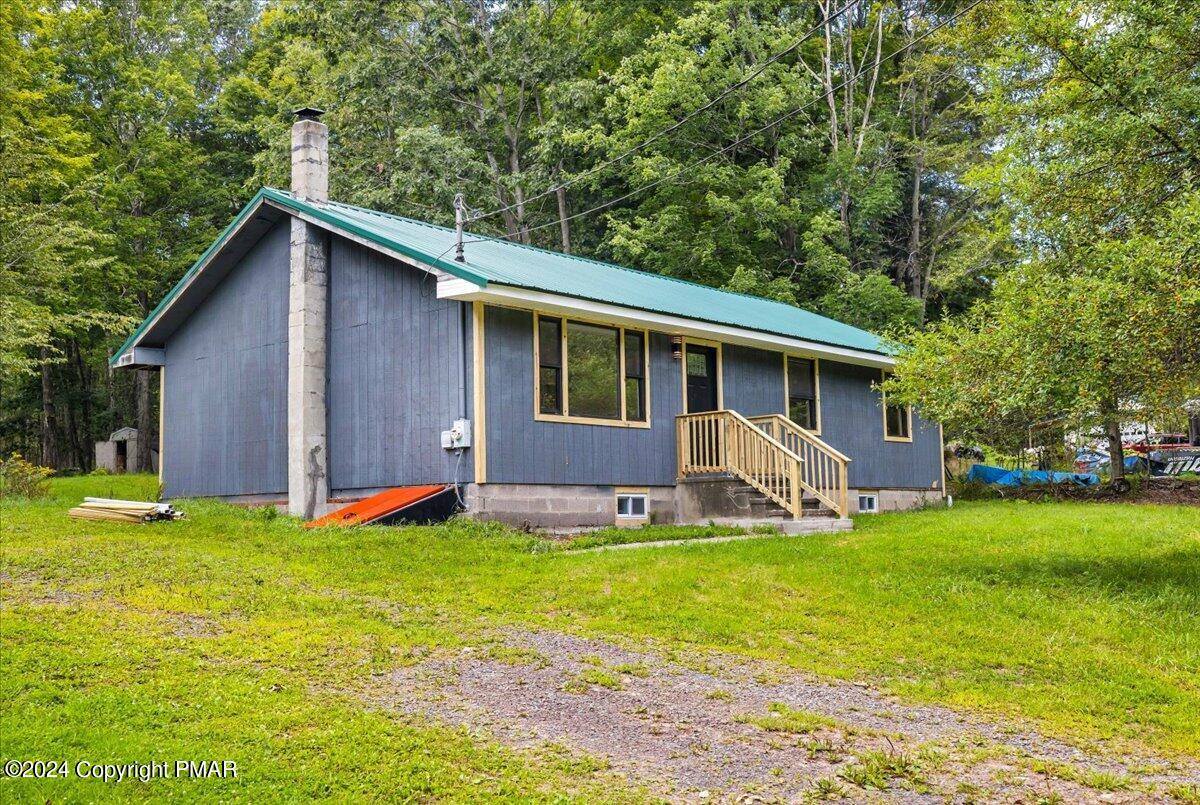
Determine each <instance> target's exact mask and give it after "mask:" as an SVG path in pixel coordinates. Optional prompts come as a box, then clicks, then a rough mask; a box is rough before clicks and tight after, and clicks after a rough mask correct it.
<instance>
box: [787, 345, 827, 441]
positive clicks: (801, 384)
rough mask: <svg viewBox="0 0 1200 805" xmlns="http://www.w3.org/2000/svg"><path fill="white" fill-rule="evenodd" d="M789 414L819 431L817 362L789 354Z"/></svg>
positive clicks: (798, 423) (798, 421) (804, 425)
mask: <svg viewBox="0 0 1200 805" xmlns="http://www.w3.org/2000/svg"><path fill="white" fill-rule="evenodd" d="M785 360H786V370H787V416H788V419H790V420H792V421H793V422H795V423H796V424H797V425H799V426H800V427H802V428H804V429H805V430H810V431H813V432H814V433H816V432H819V431H820V429H821V419H820V415H819V411H818V407H817V406H818V403H819V395H818V394H817V388H818V385H817V384H818V380H817V362H816V361H815V360H810V359H808V358H794V357H792V356H790V355H789V356H787V358H786V359H785Z"/></svg>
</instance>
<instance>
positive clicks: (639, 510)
mask: <svg viewBox="0 0 1200 805" xmlns="http://www.w3.org/2000/svg"><path fill="white" fill-rule="evenodd" d="M617 517H619V518H622V519H625V520H645V519H646V496H645V495H644V494H628V493H624V492H618V493H617Z"/></svg>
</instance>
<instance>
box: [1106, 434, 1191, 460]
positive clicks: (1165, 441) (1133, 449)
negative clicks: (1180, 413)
mask: <svg viewBox="0 0 1200 805" xmlns="http://www.w3.org/2000/svg"><path fill="white" fill-rule="evenodd" d="M1122 446H1123V447H1124V448H1125V450H1126V451H1127V452H1130V453H1141V454H1143V455H1144V454H1146V453H1149V452H1151V451H1154V450H1179V449H1182V448H1185V447H1191V443H1190V442H1189V441H1188V436H1187V434H1186V433H1153V434H1151V435H1149V436H1147V437H1144V438H1142V439H1139V440H1137V441H1133V442H1130V443H1128V444H1125V445H1122Z"/></svg>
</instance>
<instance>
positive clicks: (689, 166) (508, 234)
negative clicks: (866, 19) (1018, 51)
mask: <svg viewBox="0 0 1200 805" xmlns="http://www.w3.org/2000/svg"><path fill="white" fill-rule="evenodd" d="M983 1H984V0H974V2H972V3H971V4H970V5H968V6H967V7H966V8H964V9H962V10H960V11H957V12H955V13H954V14H953V15H952V16H950V17H947V18H946V19H944V20H942V21H941V22H939V23H938V24H937V25H935V26H933V27H932V28H930V29H929V30H928V31H925V32H924V33H922V34H921V35H920V36H918V37H916V38H915V39H913V41H911V42H909V43H907V44H905V45H904V46H903V47H899V48H896V49H895V50H893V51H892V52H891V53H889V54H888V55H886V56H884V57H883V59H882V60H881V61H880V63H881V64H882V63H883V62H885V61H889V60H890V59H892V58H894V57H895V56H897V55H899V54H900V53H903V52H904V51H906V50H908V49H909V48H911V47H912V46H913V45H915V44H917V43H918V42H920V41H921V40H923V39H925V38H927V37H929V36H931V35H932V34H934V33H935V32H936V31H938V30H940V29H941V28H944V27H946V26H947V25H950V24H951V23H953V22H954V21H955V20H957V19H959V18H960V17H963V16H964V15H966V14H968V13H970V12H971V10H972V9H974V8H975V7H976V6H978V5H980V4H981V3H983ZM859 75H860V73H854V74H853V75H851V76H849V77H848V78H846V79H845V80H844V81H842V82H841V83H840V84H838V85H837V86H835V87H831V88H830V89H829V92H827V93H823V94H821V95H818V96H817V97H815V98H813V99H812V100H811V101H809V102H808V103H806V104H804V105H803V106H799V107H797V108H795V109H793V110H792V111H790V112H787V113H785V114H783V115H781V116H780V117H777V118H775V119H774V120H772V121H771V122H770V123H768V124H766V125H765V126H762V127H761V128H758V129H755V130H754V131H752V132H750V133H749V134H746V135H743V136H742V137H739V138H738V139H736V140H734V141H733V142H731V143H730V144H729V145H727V146H725V147H724V148H721V149H719V150H717V151H713V152H712V153H711V154H709V155H708V156H706V157H704V158H703V159H698V160H696V161H695V162H692V163H689V164H687V165H684V166H683V167H682V168H679V169H678V170H675V171H673V172H671V173H668V174H667V175H666V176H662V177H660V178H658V179H655V180H654V181H653V182H649V183H648V184H644V185H639V186H638V187H635V188H634V189H633V190H630V191H629V192H628V193H625V194H624V195H621V196H617V197H616V198H614V199H610V200H609V201H606V202H604V203H603V204H597V205H596V206H595V207H592V208H590V209H587V210H584V211H583V212H577V213H575V214H574V215H568V216H567V217H566V218H560V219H556V220H553V221H548V222H546V223H544V224H538V225H537V226H528V227H524V228H523V229H521V230H518V231H516V232H506V233H504V234H503V235H500V236H499V237H500V238H513V237H517V236H518V235H520V234H522V233H529V232H536V231H537V230H539V229H545V228H546V227H548V226H560V225H562V223H563V222H564V221H573V220H575V219H576V218H582V217H583V216H585V215H591V214H592V213H594V212H599V211H600V210H604V209H608V208H609V207H611V206H613V205H614V204H619V203H621V202H622V201H625V200H626V199H629V198H632V197H633V196H636V195H638V194H639V193H643V192H645V191H646V190H650V189H651V188H654V187H658V186H659V185H660V184H663V183H665V182H669V181H671V180H672V179H675V178H676V177H679V176H682V175H683V174H685V173H688V172H689V171H691V170H694V169H695V168H698V167H700V166H701V165H703V164H705V163H706V162H709V161H711V160H713V159H715V158H716V157H719V156H720V155H722V154H724V153H726V152H728V151H731V150H732V149H734V148H737V147H738V146H739V145H741V144H742V143H744V142H746V141H747V140H749V139H750V138H752V137H756V136H758V135H759V134H762V133H763V132H764V131H766V130H767V129H769V128H772V127H774V126H778V125H779V124H780V123H782V122H784V121H785V120H789V119H791V118H793V117H795V116H796V115H798V114H800V113H801V112H803V111H804V110H805V109H807V108H808V107H810V106H812V105H813V104H814V103H816V102H817V101H819V100H822V99H824V98H825V97H826V96H827V95H829V94H831V93H834V92H837V91H838V90H840V89H842V88H843V87H845V86H846V85H847V84H849V83H850V82H851V81H852V80H854V79H856V78H858V76H859Z"/></svg>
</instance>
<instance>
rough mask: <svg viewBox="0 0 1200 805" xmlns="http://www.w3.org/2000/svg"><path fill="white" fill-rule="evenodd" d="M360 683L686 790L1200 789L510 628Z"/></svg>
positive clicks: (1065, 794)
mask: <svg viewBox="0 0 1200 805" xmlns="http://www.w3.org/2000/svg"><path fill="white" fill-rule="evenodd" d="M357 693H358V695H360V696H362V697H363V698H365V699H366V700H367V701H368V702H369V703H370V704H371V705H372V706H377V707H382V708H387V709H393V710H398V711H401V712H404V713H407V714H410V715H412V716H414V717H417V718H420V719H432V720H437V721H440V722H443V723H449V724H454V725H463V726H466V727H467V728H469V729H470V730H472V731H473V732H476V733H479V734H482V735H486V736H488V737H493V738H495V739H497V740H499V741H500V742H501V743H504V744H507V745H510V746H514V747H534V746H539V745H543V744H545V743H554V744H560V745H563V746H566V747H568V748H569V749H571V750H573V751H576V752H580V753H584V754H587V755H590V756H594V757H596V758H599V759H603V760H605V761H607V764H608V767H609V769H610V770H611V771H613V772H616V773H618V774H622V775H625V776H627V777H628V778H629V780H630V781H631V782H632V783H635V784H637V785H642V786H646V787H647V788H648V789H649V790H652V791H654V792H656V793H657V794H660V795H662V796H664V797H666V798H668V799H671V800H675V801H697V802H699V801H751V802H754V801H793V800H798V799H808V800H811V799H832V800H839V799H848V800H862V801H878V800H880V799H883V800H903V801H926V800H927V801H931V802H934V801H936V802H943V801H947V799H950V800H953V801H960V802H974V801H1003V802H1030V803H1033V802H1054V801H1059V797H1061V799H1062V800H1064V801H1067V802H1147V801H1152V802H1153V801H1157V802H1170V801H1174V799H1173V797H1172V796H1171V794H1172V793H1174V794H1176V795H1177V796H1180V797H1183V796H1184V795H1185V794H1188V793H1190V792H1195V791H1198V790H1200V788H1197V787H1196V786H1197V785H1198V784H1200V769H1198V768H1197V766H1196V765H1195V764H1188V765H1180V764H1171V763H1168V762H1166V761H1162V760H1156V759H1153V758H1138V759H1134V758H1129V757H1122V758H1109V757H1101V756H1098V755H1093V754H1089V753H1087V752H1084V751H1082V750H1080V749H1078V748H1075V747H1072V746H1070V745H1068V744H1065V743H1062V742H1059V741H1055V740H1052V739H1048V738H1045V737H1042V736H1040V735H1038V734H1036V733H1035V732H1032V731H1029V730H1024V729H1015V728H1012V727H1005V726H1004V725H998V724H994V723H989V722H986V721H982V720H977V719H972V718H969V717H965V716H963V715H961V714H958V713H955V712H953V711H950V710H948V709H945V708H939V707H928V706H911V705H902V704H901V703H899V702H898V701H897V700H895V699H893V698H891V697H887V696H885V695H883V694H881V693H879V692H878V691H875V690H873V689H871V688H869V687H867V686H861V685H855V684H848V683H839V682H826V681H817V680H814V679H811V678H808V677H802V676H800V675H797V674H796V673H795V672H793V671H785V670H781V669H780V668H778V667H775V666H771V665H768V664H766V663H761V662H756V661H746V662H744V663H739V662H737V661H736V660H735V659H733V658H730V657H728V656H724V657H722V658H719V659H716V660H714V659H713V658H711V657H706V658H703V659H699V660H688V661H686V663H683V662H679V661H672V660H668V659H665V658H664V657H663V656H660V655H658V654H656V653H653V652H648V651H633V650H629V649H625V648H622V647H619V646H617V645H614V644H612V643H607V642H603V641H599V640H591V639H585V638H581V637H577V636H573V635H567V634H561V633H556V632H544V631H542V632H527V631H510V632H506V633H503V634H501V635H499V636H498V638H497V640H496V642H495V643H493V644H491V645H488V646H484V647H480V648H475V649H467V650H464V652H463V653H462V654H460V655H457V656H454V657H430V658H427V659H426V660H424V661H423V662H421V663H419V664H417V665H414V666H411V667H407V668H404V669H401V670H398V671H396V672H394V673H392V674H390V675H386V676H381V677H375V678H373V679H371V680H370V682H369V683H367V684H366V685H365V686H364V688H363V689H362V690H361V691H358V692H357Z"/></svg>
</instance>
